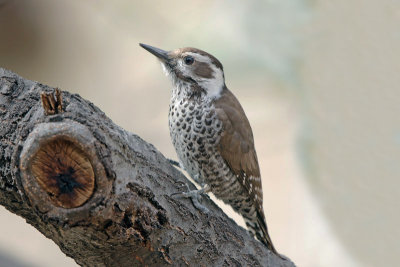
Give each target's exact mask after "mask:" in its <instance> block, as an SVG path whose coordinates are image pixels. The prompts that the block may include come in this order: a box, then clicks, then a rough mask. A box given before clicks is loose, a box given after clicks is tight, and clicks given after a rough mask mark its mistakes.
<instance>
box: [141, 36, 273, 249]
mask: <svg viewBox="0 0 400 267" xmlns="http://www.w3.org/2000/svg"><path fill="white" fill-rule="evenodd" d="M139 45H140V46H141V47H142V48H144V49H145V50H147V51H148V52H150V53H151V54H153V55H154V56H156V57H157V58H158V59H159V60H160V61H161V65H162V68H163V70H164V72H165V73H166V75H167V76H169V78H170V79H171V81H172V85H173V86H172V96H171V100H170V105H169V112H168V124H169V130H170V136H171V139H172V143H173V145H174V147H175V150H176V153H177V155H178V158H179V166H180V167H181V168H183V169H184V170H185V171H186V172H187V173H188V174H189V175H190V176H191V177H192V178H193V180H195V181H196V182H197V183H198V184H199V185H200V186H201V187H202V189H200V190H197V191H192V192H191V193H192V194H188V195H190V196H192V197H194V196H198V193H208V192H212V193H213V194H214V195H215V196H216V197H217V198H218V199H221V200H222V201H223V202H224V203H226V204H228V205H230V206H231V207H232V208H233V210H235V211H236V212H238V213H239V214H240V215H241V216H242V217H243V218H244V221H245V223H246V226H247V228H248V230H249V232H250V233H251V234H252V235H253V236H255V237H256V238H257V239H258V240H259V241H261V242H262V243H263V244H264V245H265V246H266V247H267V248H268V249H269V250H270V251H272V252H273V253H275V254H276V255H279V254H278V252H277V251H276V249H275V247H274V245H273V243H272V241H271V238H270V236H269V233H268V228H267V223H266V219H265V215H264V210H263V193H262V185H261V175H260V167H259V164H258V159H257V154H256V150H255V145H254V137H253V132H252V129H251V126H250V123H249V120H248V118H247V117H246V115H245V112H244V110H243V108H242V106H241V104H240V103H239V101H238V99H237V98H236V97H235V96H234V95H233V93H232V92H231V91H230V90H229V89H228V88H227V86H226V84H225V75H224V70H223V66H222V64H221V62H220V61H219V60H218V59H217V58H215V57H214V56H213V55H211V54H209V53H207V52H205V51H202V50H200V49H197V48H192V47H185V48H179V49H175V50H171V51H166V50H162V49H160V48H156V47H153V46H150V45H146V44H142V43H140V44H139ZM193 193H194V194H193ZM194 199H196V198H194ZM196 203H197V204H198V201H195V202H193V204H196ZM195 206H196V207H197V205H195Z"/></svg>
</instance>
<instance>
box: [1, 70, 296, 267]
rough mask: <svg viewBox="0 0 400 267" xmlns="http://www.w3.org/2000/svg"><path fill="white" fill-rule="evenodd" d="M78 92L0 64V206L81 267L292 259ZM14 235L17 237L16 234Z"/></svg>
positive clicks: (271, 263) (245, 263)
mask: <svg viewBox="0 0 400 267" xmlns="http://www.w3.org/2000/svg"><path fill="white" fill-rule="evenodd" d="M186 183H188V184H189V187H190V189H195V187H194V186H193V184H191V183H190V182H189V181H188V180H187V179H186V177H185V176H184V175H182V174H181V173H180V172H179V171H178V170H177V169H175V168H174V167H173V166H172V165H171V164H170V163H169V162H168V160H167V159H165V157H164V156H163V155H162V154H161V153H160V152H159V151H158V150H157V149H156V148H155V147H154V146H152V145H151V144H148V143H146V142H145V141H143V140H142V139H141V138H140V137H138V136H136V135H135V134H132V133H129V132H126V131H124V130H123V129H121V128H120V127H118V126H117V125H115V124H114V123H113V122H112V121H111V120H110V119H109V118H107V117H106V115H105V114H104V113H103V112H102V111H101V110H99V109H98V108H97V107H96V106H94V105H93V104H92V103H90V102H89V101H86V100H84V99H82V98H81V97H80V96H79V95H76V94H70V93H68V92H65V91H64V92H60V91H57V90H54V89H53V88H50V87H48V86H46V85H42V84H40V83H36V82H32V81H28V80H25V79H23V78H21V77H19V76H18V75H16V74H14V73H12V72H10V71H6V70H4V69H0V204H1V205H3V206H5V207H6V208H7V209H8V210H9V211H11V212H13V213H15V214H18V215H19V216H21V217H23V218H25V219H26V221H27V222H28V223H29V224H31V225H33V226H34V227H35V228H36V229H38V230H39V231H40V232H41V233H42V234H43V235H45V236H46V237H48V238H50V239H52V240H53V241H54V242H55V243H56V244H57V245H58V246H59V247H60V249H61V250H62V251H63V252H64V253H65V254H66V255H68V256H69V257H72V258H73V259H74V260H75V261H76V262H77V263H78V264H79V265H82V266H142V265H144V266H294V264H293V263H292V262H291V261H289V260H282V259H281V258H279V257H277V256H276V255H274V254H273V253H271V252H270V251H269V250H267V248H266V247H264V246H263V245H262V244H261V243H260V242H258V241H257V240H255V239H254V238H252V237H251V236H250V235H249V234H248V233H247V231H246V230H244V229H243V228H241V227H239V226H237V225H236V224H235V223H234V222H233V221H232V220H231V219H229V218H228V217H227V216H226V215H225V214H224V213H223V212H222V211H221V209H220V208H218V207H217V206H216V205H215V204H214V203H213V202H212V201H211V200H210V199H209V198H208V197H204V198H203V205H204V206H206V207H207V208H208V209H209V211H210V212H209V213H208V214H202V213H200V212H199V211H198V210H196V209H195V208H194V207H193V204H192V203H191V201H190V200H188V199H184V198H174V197H172V196H171V195H172V194H173V193H177V192H181V191H182V190H186V187H185V186H184V185H185V184H186ZM21 242H22V241H21Z"/></svg>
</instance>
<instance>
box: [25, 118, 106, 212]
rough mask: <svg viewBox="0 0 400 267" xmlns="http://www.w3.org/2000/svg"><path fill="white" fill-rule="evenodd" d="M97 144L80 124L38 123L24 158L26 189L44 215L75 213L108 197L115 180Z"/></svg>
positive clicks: (72, 122)
mask: <svg viewBox="0 0 400 267" xmlns="http://www.w3.org/2000/svg"><path fill="white" fill-rule="evenodd" d="M95 143H96V139H95V138H94V137H93V135H92V134H91V133H90V131H89V130H88V129H87V128H86V127H85V126H83V125H82V124H79V123H77V122H74V121H70V120H64V121H63V122H51V123H41V124H38V125H37V126H36V127H35V129H34V130H33V131H32V132H31V133H30V134H29V136H28V138H27V139H26V141H25V144H24V147H23V149H22V152H21V155H20V166H21V174H22V177H21V178H22V180H21V181H22V186H23V190H24V191H25V192H26V195H27V196H28V198H29V199H30V200H31V202H32V203H33V204H35V205H36V206H37V207H39V208H40V209H41V210H42V211H43V212H48V211H50V210H54V211H55V212H56V213H58V212H60V210H59V209H63V210H65V211H68V210H71V212H73V210H76V209H79V208H80V207H82V206H85V205H86V203H92V204H95V203H94V202H96V201H100V199H103V198H104V197H105V196H107V194H108V193H109V192H110V190H111V188H112V181H110V180H109V179H107V177H106V175H105V171H104V166H103V164H102V163H101V161H100V160H99V158H98V157H97V154H96V146H95ZM96 195H97V197H96ZM57 210H58V211H57Z"/></svg>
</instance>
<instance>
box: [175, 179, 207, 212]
mask: <svg viewBox="0 0 400 267" xmlns="http://www.w3.org/2000/svg"><path fill="white" fill-rule="evenodd" d="M185 185H186V188H187V190H188V191H187V192H180V193H174V194H172V196H178V197H186V198H190V199H191V200H192V203H193V206H194V207H195V208H196V209H198V210H200V211H201V212H202V213H206V214H207V213H208V212H209V210H208V209H207V208H206V207H204V206H203V205H202V204H201V203H200V197H201V195H202V194H206V193H208V192H210V190H211V189H210V187H209V186H208V185H205V186H204V187H203V188H202V189H199V190H189V186H188V185H187V184H185Z"/></svg>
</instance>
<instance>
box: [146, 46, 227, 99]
mask: <svg viewBox="0 0 400 267" xmlns="http://www.w3.org/2000/svg"><path fill="white" fill-rule="evenodd" d="M140 46H141V47H143V48H144V49H146V50H147V51H149V52H150V53H152V54H153V55H155V56H156V57H157V58H158V59H159V60H160V61H161V63H162V66H163V69H164V71H165V72H166V74H167V75H168V76H169V77H170V78H171V80H172V83H173V84H174V86H175V87H180V86H182V85H183V86H184V87H185V88H188V90H193V91H195V92H197V93H198V92H201V93H202V94H205V95H206V96H207V97H209V98H218V97H219V96H220V94H221V92H222V90H223V88H224V86H225V79H224V71H223V68H222V64H221V63H220V62H219V61H218V59H216V58H215V57H214V56H212V55H210V54H208V53H207V52H204V51H202V50H199V49H196V48H191V47H185V48H179V49H176V50H172V51H165V50H162V49H159V48H156V47H153V46H150V45H145V44H140Z"/></svg>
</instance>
